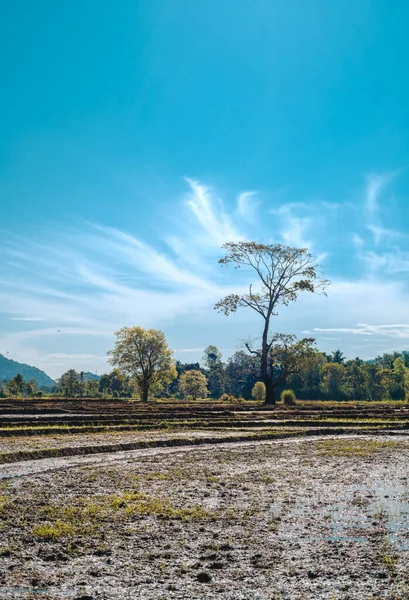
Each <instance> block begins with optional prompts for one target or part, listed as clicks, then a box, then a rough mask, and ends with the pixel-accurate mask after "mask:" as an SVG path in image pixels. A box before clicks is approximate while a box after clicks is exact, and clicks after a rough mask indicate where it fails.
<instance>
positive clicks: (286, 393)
mask: <svg viewBox="0 0 409 600" xmlns="http://www.w3.org/2000/svg"><path fill="white" fill-rule="evenodd" d="M296 400H297V398H296V397H295V394H294V392H293V390H283V391H282V392H281V401H282V402H283V403H284V404H286V405H287V406H293V405H294V404H295V403H296Z"/></svg>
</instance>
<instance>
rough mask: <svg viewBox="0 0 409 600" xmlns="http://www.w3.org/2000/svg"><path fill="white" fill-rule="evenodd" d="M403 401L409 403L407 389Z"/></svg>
mask: <svg viewBox="0 0 409 600" xmlns="http://www.w3.org/2000/svg"><path fill="white" fill-rule="evenodd" d="M405 401H406V402H408V403H409V390H408V391H407V392H406V394H405Z"/></svg>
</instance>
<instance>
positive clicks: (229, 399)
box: [220, 394, 237, 402]
mask: <svg viewBox="0 0 409 600" xmlns="http://www.w3.org/2000/svg"><path fill="white" fill-rule="evenodd" d="M220 402H237V398H235V397H234V396H232V395H231V394H222V395H221V396H220Z"/></svg>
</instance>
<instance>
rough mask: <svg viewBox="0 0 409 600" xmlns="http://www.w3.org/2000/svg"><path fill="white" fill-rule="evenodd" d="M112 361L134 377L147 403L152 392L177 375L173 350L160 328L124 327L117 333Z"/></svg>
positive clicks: (110, 359)
mask: <svg viewBox="0 0 409 600" xmlns="http://www.w3.org/2000/svg"><path fill="white" fill-rule="evenodd" d="M115 335H116V338H117V339H116V342H115V348H114V349H113V350H110V351H109V352H108V355H109V356H110V358H109V363H110V364H111V365H113V366H114V367H117V368H118V369H120V371H122V372H123V373H125V374H126V375H129V376H130V377H132V378H133V379H134V381H135V383H136V384H137V386H138V388H139V391H140V393H141V397H142V400H143V401H144V402H147V401H148V399H149V394H150V393H151V392H153V391H157V390H160V389H162V388H163V387H164V386H166V385H167V384H169V383H170V382H171V381H172V380H173V379H174V378H175V377H176V375H177V372H176V368H175V362H174V360H173V353H172V350H171V349H170V348H169V346H168V344H167V342H166V338H165V335H164V333H163V332H162V331H159V330H157V329H143V328H142V327H123V328H122V329H120V330H119V331H117V332H116V333H115Z"/></svg>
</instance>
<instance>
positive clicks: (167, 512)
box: [32, 491, 215, 540]
mask: <svg viewBox="0 0 409 600" xmlns="http://www.w3.org/2000/svg"><path fill="white" fill-rule="evenodd" d="M145 517H156V518H158V519H174V520H180V521H197V520H200V521H201V520H205V519H213V518H215V513H214V512H213V511H208V510H206V509H205V508H203V506H201V505H200V504H195V505H193V506H189V507H186V506H183V507H179V506H175V505H174V504H173V502H171V500H170V499H169V498H162V497H155V496H150V495H147V494H145V493H143V492H140V491H129V492H123V493H120V494H118V493H117V494H108V495H103V496H96V497H93V498H90V497H79V498H76V499H73V500H72V501H71V503H70V505H69V506H65V505H62V506H61V505H59V504H56V503H53V504H48V505H46V506H44V507H43V508H41V509H39V513H38V518H39V519H40V520H43V522H41V523H38V522H37V523H36V524H35V525H34V526H33V528H32V532H33V535H34V536H36V537H39V538H42V539H47V540H56V539H59V538H61V537H74V536H78V535H80V536H91V535H94V534H98V533H99V532H100V531H102V530H103V529H104V525H108V526H112V524H115V523H118V522H119V523H126V522H129V521H132V520H134V519H143V518H145Z"/></svg>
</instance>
